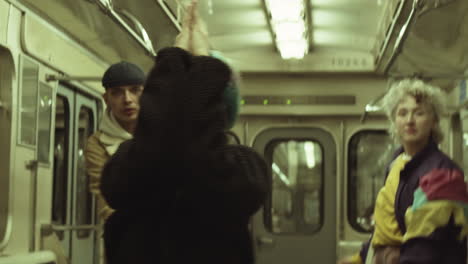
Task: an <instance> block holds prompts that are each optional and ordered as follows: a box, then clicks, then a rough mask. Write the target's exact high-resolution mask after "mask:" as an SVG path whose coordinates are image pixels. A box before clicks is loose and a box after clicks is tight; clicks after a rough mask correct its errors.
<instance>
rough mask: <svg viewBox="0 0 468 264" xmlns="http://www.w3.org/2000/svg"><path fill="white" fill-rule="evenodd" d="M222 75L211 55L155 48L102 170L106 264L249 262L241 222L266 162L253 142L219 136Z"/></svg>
mask: <svg viewBox="0 0 468 264" xmlns="http://www.w3.org/2000/svg"><path fill="white" fill-rule="evenodd" d="M230 77H231V70H230V68H229V67H228V66H227V65H226V64H225V63H223V62H221V61H220V60H218V59H215V58H212V57H208V56H193V55H191V54H189V53H188V52H186V51H184V50H182V49H180V48H166V49H163V50H161V51H160V52H159V53H158V56H157V57H156V62H155V66H154V68H153V69H152V71H151V72H150V74H149V77H148V79H147V82H146V84H145V89H144V92H143V94H142V97H141V99H140V105H141V110H140V115H139V119H138V125H137V128H136V132H135V136H134V138H133V139H132V140H129V141H126V142H124V143H123V144H122V145H121V146H120V147H119V149H118V151H117V152H116V153H115V154H114V156H113V157H112V158H111V159H110V160H109V162H108V163H107V164H106V166H105V168H104V170H103V175H102V182H101V190H102V194H103V195H104V197H105V199H106V201H107V202H108V203H109V205H110V206H111V207H112V208H114V209H116V212H115V213H114V214H113V215H112V216H111V217H110V218H109V219H108V221H107V223H106V225H105V232H104V240H105V245H106V256H107V262H108V264H124V263H125V264H126V263H164V264H169V263H177V264H179V263H180V264H182V263H184V264H186V263H205V264H210V263H213V264H214V263H216V264H218V263H224V264H230V263H232V264H241V263H242V264H248V263H253V262H254V253H253V250H252V239H251V236H250V233H249V230H248V223H249V218H250V217H251V216H252V215H253V214H254V213H255V212H256V211H257V210H258V209H259V208H260V207H261V206H262V204H263V202H264V200H265V198H266V195H267V193H268V190H269V189H270V187H271V186H270V185H271V183H270V182H269V181H270V179H271V171H270V169H269V167H268V166H267V165H266V163H265V161H264V160H263V158H262V157H261V156H260V155H259V154H258V153H256V152H255V151H254V150H253V149H251V148H249V147H246V146H239V145H228V144H227V137H226V134H225V129H226V126H227V120H226V119H227V113H226V111H227V110H226V109H227V106H226V103H225V102H223V96H222V95H223V91H224V89H225V87H226V85H227V83H228V81H229V80H230Z"/></svg>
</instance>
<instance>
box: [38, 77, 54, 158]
mask: <svg viewBox="0 0 468 264" xmlns="http://www.w3.org/2000/svg"><path fill="white" fill-rule="evenodd" d="M51 114H52V88H51V87H50V86H48V85H46V84H44V83H40V85H39V125H38V136H37V160H38V161H39V162H42V163H49V153H50V125H51Z"/></svg>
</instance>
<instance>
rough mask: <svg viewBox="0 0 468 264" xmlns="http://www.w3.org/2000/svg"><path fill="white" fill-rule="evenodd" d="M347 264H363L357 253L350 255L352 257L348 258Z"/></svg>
mask: <svg viewBox="0 0 468 264" xmlns="http://www.w3.org/2000/svg"><path fill="white" fill-rule="evenodd" d="M349 263H352V264H363V262H362V259H361V255H359V253H356V254H355V255H352V256H351V257H350V258H349Z"/></svg>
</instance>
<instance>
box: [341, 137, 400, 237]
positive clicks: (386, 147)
mask: <svg viewBox="0 0 468 264" xmlns="http://www.w3.org/2000/svg"><path fill="white" fill-rule="evenodd" d="M396 147H397V145H396V144H395V143H394V142H393V140H392V139H391V137H390V136H389V135H388V134H387V133H386V132H385V131H361V132H359V133H357V134H355V135H354V136H353V137H352V138H351V140H350V143H349V156H348V158H349V164H348V173H349V178H348V196H349V199H348V220H349V222H350V224H351V226H353V227H354V228H355V229H356V230H358V231H361V232H370V231H372V228H373V218H372V215H373V211H374V202H375V199H376V198H377V194H378V192H379V190H380V188H382V186H383V184H384V179H385V176H386V175H385V171H386V167H387V164H388V162H390V159H391V157H392V155H393V152H394V151H395V150H396Z"/></svg>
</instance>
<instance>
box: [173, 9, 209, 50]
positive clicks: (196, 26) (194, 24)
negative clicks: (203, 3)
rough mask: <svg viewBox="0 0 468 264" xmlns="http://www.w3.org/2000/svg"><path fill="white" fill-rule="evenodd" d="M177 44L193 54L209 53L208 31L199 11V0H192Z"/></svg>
mask: <svg viewBox="0 0 468 264" xmlns="http://www.w3.org/2000/svg"><path fill="white" fill-rule="evenodd" d="M175 46H176V47H179V48H182V49H185V50H187V51H189V52H190V53H192V54H193V55H208V54H209V49H210V43H209V40H208V31H207V28H206V24H205V23H204V21H203V20H202V18H201V17H200V14H199V12H198V0H192V2H191V3H190V5H189V6H188V8H187V10H186V12H185V16H184V21H183V22H182V30H181V32H180V33H179V35H178V36H177V37H176V41H175Z"/></svg>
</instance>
